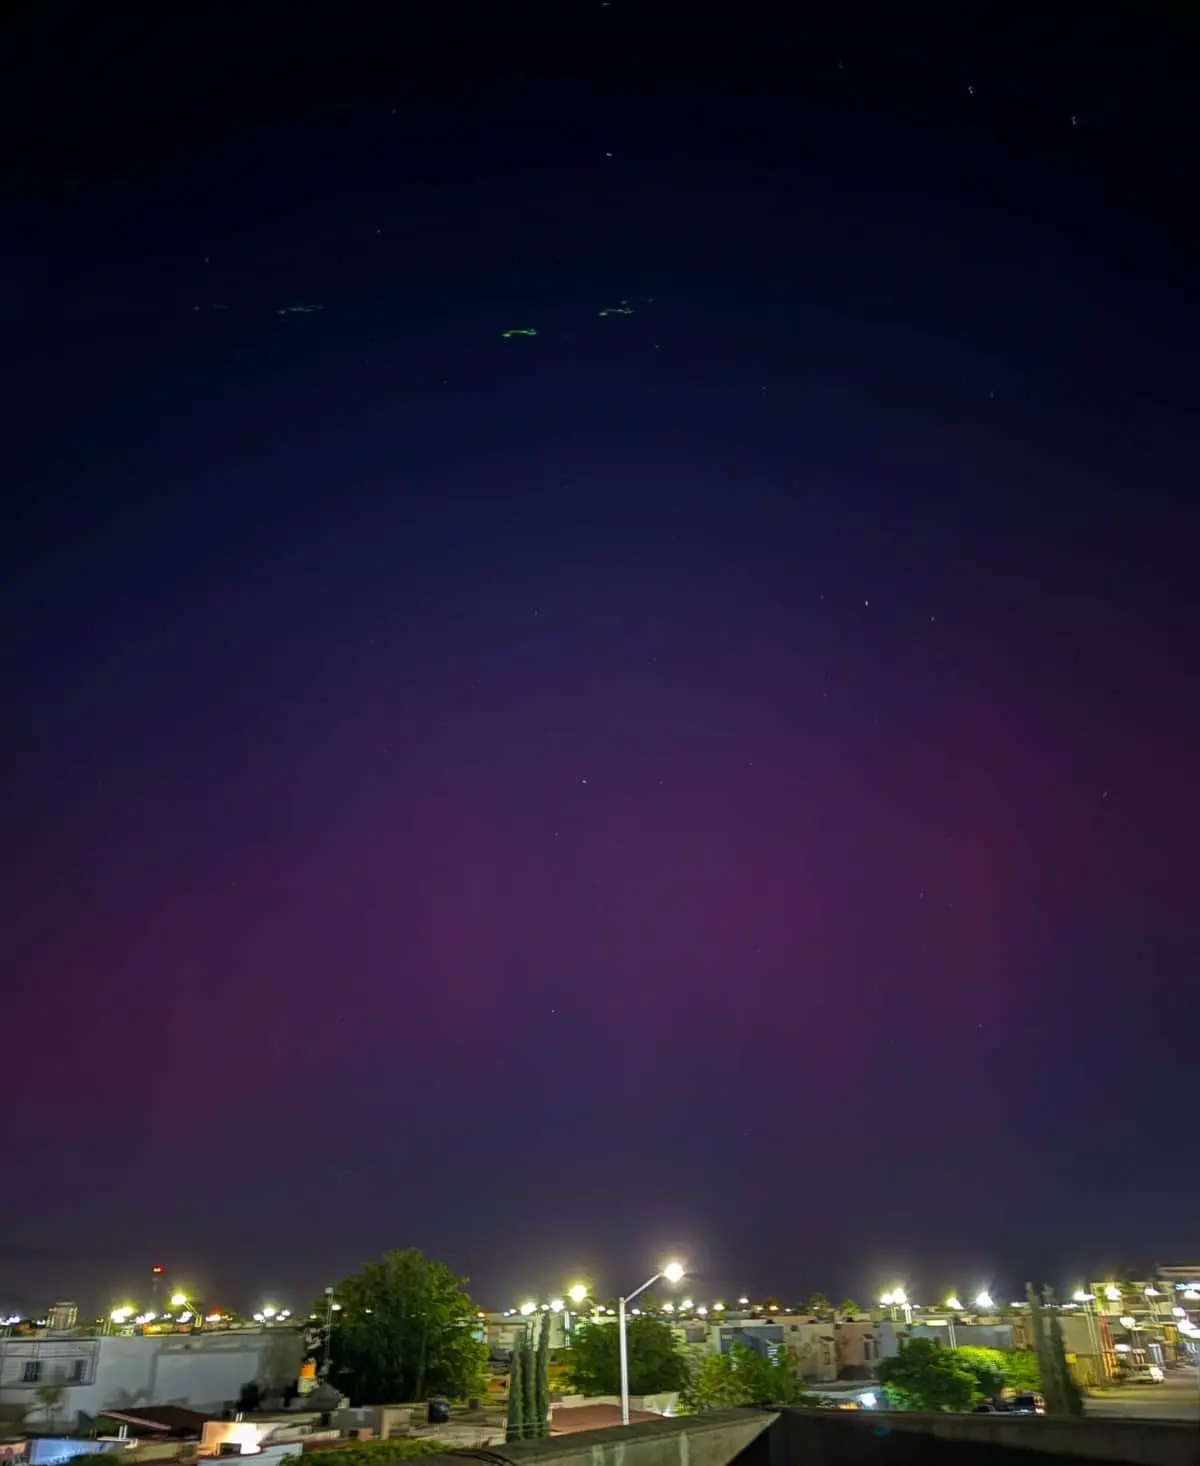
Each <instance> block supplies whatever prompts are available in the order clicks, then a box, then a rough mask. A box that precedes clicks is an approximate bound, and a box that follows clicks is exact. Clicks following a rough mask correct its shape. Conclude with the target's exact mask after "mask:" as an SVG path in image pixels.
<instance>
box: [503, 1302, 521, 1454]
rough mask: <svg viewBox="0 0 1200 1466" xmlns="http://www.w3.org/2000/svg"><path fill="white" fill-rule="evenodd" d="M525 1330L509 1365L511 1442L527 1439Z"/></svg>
mask: <svg viewBox="0 0 1200 1466" xmlns="http://www.w3.org/2000/svg"><path fill="white" fill-rule="evenodd" d="M524 1336H525V1331H524V1330H523V1329H522V1331H521V1338H519V1339H517V1340H516V1341H515V1342H514V1344H513V1351H512V1359H511V1360H510V1362H509V1367H508V1430H507V1433H506V1437H505V1438H506V1439H507V1440H508V1441H509V1443H510V1444H511V1442H513V1441H521V1440H524V1439H525V1381H524V1379H523V1377H522V1376H523V1374H524V1368H525V1348H524Z"/></svg>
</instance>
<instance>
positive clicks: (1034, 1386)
mask: <svg viewBox="0 0 1200 1466" xmlns="http://www.w3.org/2000/svg"><path fill="white" fill-rule="evenodd" d="M999 1353H1000V1355H1001V1365H1000V1367H1001V1368H1002V1369H1003V1371H1004V1383H1005V1386H1006V1388H1008V1389H1010V1390H1017V1391H1020V1390H1040V1389H1041V1388H1042V1371H1041V1369H1040V1368H1039V1367H1038V1357H1037V1355H1036V1354H1035V1353H1034V1351H1033V1350H1032V1349H1001V1350H1000V1351H999Z"/></svg>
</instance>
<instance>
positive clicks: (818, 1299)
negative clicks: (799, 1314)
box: [808, 1293, 830, 1318]
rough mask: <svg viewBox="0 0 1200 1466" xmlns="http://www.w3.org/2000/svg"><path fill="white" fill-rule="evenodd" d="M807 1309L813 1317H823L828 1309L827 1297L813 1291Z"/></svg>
mask: <svg viewBox="0 0 1200 1466" xmlns="http://www.w3.org/2000/svg"><path fill="white" fill-rule="evenodd" d="M808 1311H809V1313H811V1314H812V1315H813V1317H814V1318H824V1317H825V1316H826V1314H828V1313H829V1311H830V1303H829V1299H828V1298H826V1296H825V1294H824V1293H814V1294H813V1295H812V1297H811V1298H809V1300H808Z"/></svg>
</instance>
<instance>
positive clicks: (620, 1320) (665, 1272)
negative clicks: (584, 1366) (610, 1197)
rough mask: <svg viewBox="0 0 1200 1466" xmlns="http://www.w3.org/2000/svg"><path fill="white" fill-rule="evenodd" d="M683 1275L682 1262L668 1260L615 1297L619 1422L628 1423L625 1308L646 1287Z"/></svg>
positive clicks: (627, 1361) (670, 1281) (627, 1345)
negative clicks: (628, 1291) (617, 1342)
mask: <svg viewBox="0 0 1200 1466" xmlns="http://www.w3.org/2000/svg"><path fill="white" fill-rule="evenodd" d="M682 1277H683V1264H682V1263H681V1262H669V1263H667V1265H666V1267H664V1268H660V1269H659V1270H658V1272H656V1273H655V1274H654V1276H653V1277H652V1278H647V1279H646V1281H645V1282H644V1283H643V1284H642V1286H641V1287H640V1288H635V1289H634V1290H633V1292H632V1293H627V1294H625V1295H624V1296H623V1297H621V1298H618V1299H617V1333H618V1335H619V1342H620V1346H621V1424H622V1425H628V1424H629V1340H628V1339H627V1338H626V1336H625V1310H626V1308H627V1307H628V1305H629V1304H630V1303H632V1302H633V1300H634V1299H635V1298H636V1297H638V1296H639V1294H641V1293H644V1292H645V1291H646V1289H647V1288H649V1287H652V1286H653V1285H654V1284H655V1283H657V1282H658V1280H659V1278H665V1279H666V1281H667V1282H668V1283H677V1282H678V1281H679V1280H680V1278H682Z"/></svg>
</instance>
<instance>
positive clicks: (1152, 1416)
mask: <svg viewBox="0 0 1200 1466" xmlns="http://www.w3.org/2000/svg"><path fill="white" fill-rule="evenodd" d="M1085 1411H1086V1414H1088V1415H1092V1416H1110V1417H1111V1418H1113V1419H1117V1418H1119V1417H1125V1418H1126V1419H1128V1418H1130V1417H1134V1418H1136V1419H1141V1420H1193V1421H1200V1384H1198V1383H1197V1380H1196V1376H1195V1374H1194V1373H1191V1372H1189V1373H1188V1374H1185V1375H1184V1374H1180V1375H1175V1374H1172V1375H1170V1376H1169V1377H1168V1378H1167V1379H1165V1380H1164V1381H1163V1383H1162V1384H1159V1385H1122V1386H1121V1387H1120V1388H1119V1389H1112V1390H1098V1391H1096V1392H1095V1393H1094V1394H1091V1395H1089V1396H1088V1398H1087V1404H1086V1407H1085Z"/></svg>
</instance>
